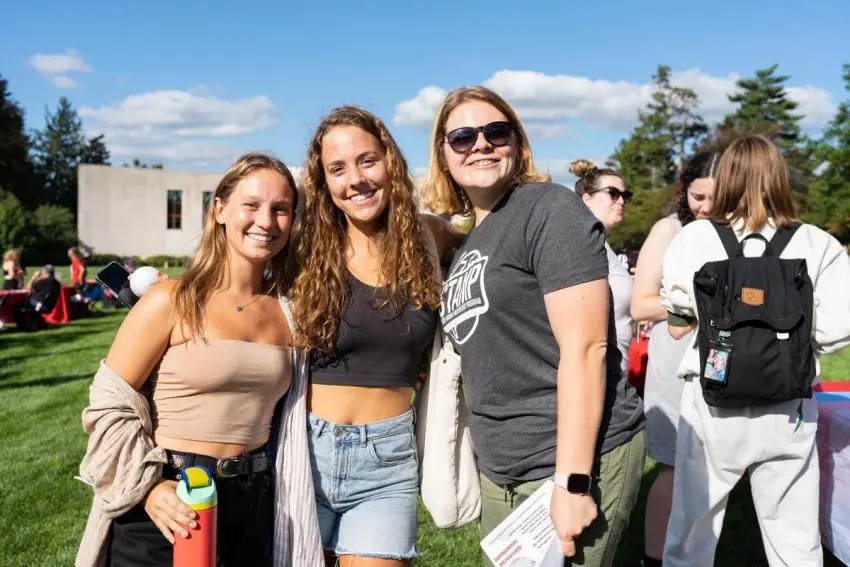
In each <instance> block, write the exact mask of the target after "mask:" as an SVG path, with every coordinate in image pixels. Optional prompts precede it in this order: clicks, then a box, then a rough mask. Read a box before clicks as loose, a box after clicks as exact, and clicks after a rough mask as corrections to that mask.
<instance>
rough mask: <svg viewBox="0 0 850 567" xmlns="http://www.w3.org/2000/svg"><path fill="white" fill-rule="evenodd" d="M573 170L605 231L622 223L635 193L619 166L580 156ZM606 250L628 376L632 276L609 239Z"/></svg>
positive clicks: (578, 186) (579, 190)
mask: <svg viewBox="0 0 850 567" xmlns="http://www.w3.org/2000/svg"><path fill="white" fill-rule="evenodd" d="M570 173H572V174H573V175H575V176H576V177H578V181H577V182H576V184H575V192H576V194H577V195H579V196H581V200H582V201H584V204H585V205H587V208H588V209H590V212H591V213H593V216H595V217H596V218H598V219H599V221H600V222H601V223H602V226H604V227H605V232H606V233H610V232H611V231H612V230H613V229H614V227H616V226H617V225H618V224H620V223H621V222H623V217H624V216H625V213H626V203H628V202H629V199H631V198H632V192H631V191H629V190H628V189H626V185H625V183H623V177H622V176H621V175H620V173H619V172H618V171H617V170H616V169H611V168H608V167H606V168H601V169H600V168H598V167H596V166H595V165H594V164H593V162H590V161H588V160H586V159H579V160H576V161H574V162H572V163H571V164H570ZM605 252H606V253H607V255H608V287H610V288H611V295H612V296H613V298H614V323H615V324H616V326H617V347H618V348H619V349H620V354H621V355H622V357H623V358H622V362H621V363H620V368H621V370H622V371H623V376H625V375H626V372H627V371H628V367H629V360H628V357H629V343H631V342H632V316H631V302H632V275H631V274H630V273H629V270H628V268H626V266H624V265H623V263H622V262H621V261H620V260H619V259H618V258H617V255H616V254H615V253H614V250H612V249H611V245H610V244H608V242H605Z"/></svg>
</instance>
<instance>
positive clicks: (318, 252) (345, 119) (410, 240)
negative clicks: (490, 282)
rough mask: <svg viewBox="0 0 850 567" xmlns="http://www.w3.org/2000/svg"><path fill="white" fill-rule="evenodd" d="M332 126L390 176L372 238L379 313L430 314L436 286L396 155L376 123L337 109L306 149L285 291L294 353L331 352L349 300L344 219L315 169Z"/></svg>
mask: <svg viewBox="0 0 850 567" xmlns="http://www.w3.org/2000/svg"><path fill="white" fill-rule="evenodd" d="M337 126H354V127H356V128H359V129H361V130H363V131H364V132H366V133H368V134H370V135H371V136H373V137H374V138H375V139H376V140H378V143H379V145H380V147H381V150H382V151H383V153H384V159H385V160H386V164H387V173H388V176H389V187H387V188H386V189H385V190H386V191H389V203H388V204H387V209H386V211H385V212H384V214H383V215H382V216H381V222H382V225H383V226H382V229H381V232H380V234H379V236H378V246H379V250H380V255H381V262H380V269H381V274H380V280H381V281H382V282H386V297H383V298H381V300H380V301H377V304H378V307H379V308H387V309H388V310H390V311H398V310H400V309H401V308H403V306H404V305H405V304H412V305H413V306H414V307H415V308H422V307H430V308H432V309H436V308H438V307H439V304H440V285H439V280H438V279H437V273H436V268H435V266H434V264H433V263H432V262H430V261H428V258H429V253H428V244H427V241H426V238H429V237H430V235H426V234H425V231H426V230H428V229H427V228H426V227H424V226H423V224H422V222H421V221H420V219H419V214H418V212H417V210H416V205H415V203H414V197H413V191H414V189H413V181H412V180H411V178H410V173H409V170H408V167H407V161H406V160H405V159H404V155H402V153H401V150H400V149H399V148H398V145H396V142H395V140H394V139H393V137H392V136H391V135H390V132H389V130H388V129H387V127H386V126H385V125H384V123H383V122H382V121H381V119H379V118H378V117H377V116H375V115H373V114H371V113H369V112H367V111H365V110H363V109H360V108H357V107H353V106H343V107H340V108H337V109H335V110H333V111H332V112H331V113H330V114H328V115H327V116H325V117H324V119H322V121H321V123H320V124H319V126H318V128H317V129H316V133H315V134H314V135H313V137H312V139H311V141H310V145H309V146H308V148H307V162H306V168H307V169H306V173H305V175H304V195H305V205H304V214H303V215H302V217H301V224H300V234H299V243H298V252H297V257H298V265H299V274H298V277H297V279H296V280H295V284H294V285H293V287H292V293H291V298H292V315H293V318H294V320H295V328H296V337H295V343H294V344H295V346H297V347H299V348H303V349H319V350H323V351H325V352H330V351H331V350H332V347H333V337H334V334H335V333H336V330H337V328H338V326H339V321H340V318H341V317H342V310H343V308H344V305H345V303H346V301H347V300H348V298H349V295H350V290H349V284H348V268H347V262H346V258H345V251H346V249H347V247H348V236H347V232H346V223H347V221H346V218H345V215H344V213H343V212H342V211H340V210H339V208H337V206H336V205H334V202H333V200H332V199H331V194H330V191H329V189H328V184H327V180H326V179H325V169H324V166H323V165H322V140H323V138H324V137H325V135H326V134H327V133H328V132H330V130H331V129H333V128H335V127H337Z"/></svg>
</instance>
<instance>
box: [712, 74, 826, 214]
mask: <svg viewBox="0 0 850 567" xmlns="http://www.w3.org/2000/svg"><path fill="white" fill-rule="evenodd" d="M777 68H778V65H772V66H770V67H768V68H766V69H759V70H757V71H756V72H755V76H754V77H752V78H749V79H740V80H739V81H738V82H737V87H738V91H737V92H736V93H733V94H731V95H729V97H728V98H729V101H730V102H733V103H736V104H737V105H738V106H737V108H736V109H735V110H734V111H733V112H731V113H730V114H728V115H727V116H726V117H724V119H723V120H722V121H721V122H720V123H719V124H718V125H717V128H716V129H715V133H714V136H713V137H712V138H711V139H710V140H709V141H708V144H707V145H708V146H711V147H716V148H717V149H720V150H725V149H726V148H727V147H728V146H729V144H731V143H732V141H734V140H735V139H737V138H740V137H741V136H745V135H750V134H761V135H763V136H765V137H767V138H769V139H771V140H773V142H774V143H775V144H776V145H777V146H778V147H779V149H780V151H782V154H783V155H784V156H785V160H786V162H787V163H788V170H789V173H790V176H791V191H792V194H793V196H794V200H795V201H796V202H797V204H798V206H800V207H801V208H803V209H804V208H805V206H806V202H807V193H808V187H809V183H810V182H811V178H812V170H813V167H814V165H813V162H812V156H811V153H810V152H809V151H808V150H807V147H806V143H805V138H804V136H802V134H801V132H800V120H801V119H802V118H803V117H802V116H801V115H799V114H795V112H794V111H795V110H796V109H797V107H798V104H797V103H796V102H794V101H793V100H791V99H790V97H789V95H788V89H787V88H786V86H785V84H786V83H787V82H788V79H790V77H789V76H788V75H779V74H777Z"/></svg>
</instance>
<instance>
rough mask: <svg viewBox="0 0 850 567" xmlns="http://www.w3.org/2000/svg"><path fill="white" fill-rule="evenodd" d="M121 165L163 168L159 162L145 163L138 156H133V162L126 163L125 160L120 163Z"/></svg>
mask: <svg viewBox="0 0 850 567" xmlns="http://www.w3.org/2000/svg"><path fill="white" fill-rule="evenodd" d="M122 167H139V168H141V169H148V168H150V169H163V167H162V164H161V163H158V162H157V163H153V164H151V165H148V164H146V163H145V162H143V161H142V160H140V159H139V158H133V163H127V162H126V161H125V162H124V163H123V164H122Z"/></svg>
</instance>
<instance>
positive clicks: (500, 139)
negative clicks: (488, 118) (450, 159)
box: [446, 122, 514, 154]
mask: <svg viewBox="0 0 850 567" xmlns="http://www.w3.org/2000/svg"><path fill="white" fill-rule="evenodd" d="M479 132H484V139H485V140H487V141H488V142H489V143H490V144H491V145H493V146H496V147H501V146H507V145H508V144H510V143H511V135H512V134H513V132H514V128H513V126H511V123H510V122H490V123H489V124H486V125H484V126H478V127H477V128H475V127H472V126H464V127H462V128H455V129H454V130H452V131H451V132H449V133H448V134H446V142H448V144H449V147H451V149H453V150H454V151H455V152H457V153H459V154H462V153H464V152H468V151H469V150H471V149H472V148H473V147H474V146H475V142H477V141H478V133H479Z"/></svg>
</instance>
